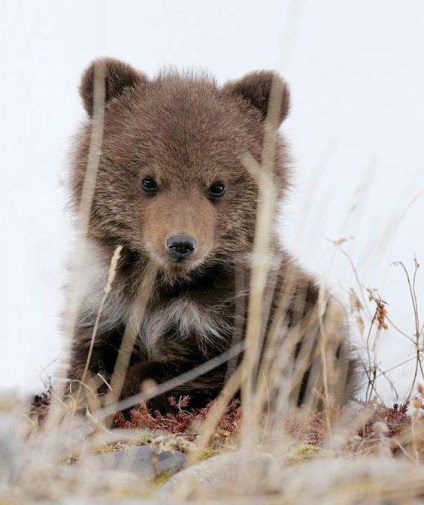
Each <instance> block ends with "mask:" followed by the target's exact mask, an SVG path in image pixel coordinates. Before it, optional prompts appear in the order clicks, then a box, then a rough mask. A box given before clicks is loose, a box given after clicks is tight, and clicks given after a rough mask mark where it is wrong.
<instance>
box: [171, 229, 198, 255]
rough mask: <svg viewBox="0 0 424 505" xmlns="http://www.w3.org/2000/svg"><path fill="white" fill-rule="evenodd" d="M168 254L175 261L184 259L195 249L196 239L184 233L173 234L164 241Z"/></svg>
mask: <svg viewBox="0 0 424 505" xmlns="http://www.w3.org/2000/svg"><path fill="white" fill-rule="evenodd" d="M166 245H167V247H168V251H169V254H170V256H171V258H172V259H174V260H176V261H182V260H185V259H186V258H188V257H189V256H190V254H192V253H193V251H194V250H195V249H196V241H195V240H194V238H193V237H188V236H186V235H174V236H173V237H170V238H169V239H168V240H167V241H166Z"/></svg>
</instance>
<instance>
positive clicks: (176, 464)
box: [84, 445, 187, 479]
mask: <svg viewBox="0 0 424 505" xmlns="http://www.w3.org/2000/svg"><path fill="white" fill-rule="evenodd" d="M87 459H88V460H90V462H93V463H97V464H99V465H100V466H101V467H102V468H104V469H107V470H120V471H126V472H128V471H131V472H134V473H137V474H140V475H142V477H143V478H146V479H155V478H157V477H159V476H161V475H163V474H168V475H173V474H175V473H176V472H178V471H179V470H181V469H182V468H183V467H184V466H185V465H186V463H187V458H186V456H185V455H184V454H183V453H182V452H179V451H163V452H158V451H157V449H156V448H152V447H150V446H146V445H143V446H136V447H130V448H128V449H122V450H119V451H112V452H106V453H102V454H96V455H89V456H86V457H85V458H84V460H87Z"/></svg>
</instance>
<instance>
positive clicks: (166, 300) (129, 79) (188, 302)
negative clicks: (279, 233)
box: [68, 59, 351, 406]
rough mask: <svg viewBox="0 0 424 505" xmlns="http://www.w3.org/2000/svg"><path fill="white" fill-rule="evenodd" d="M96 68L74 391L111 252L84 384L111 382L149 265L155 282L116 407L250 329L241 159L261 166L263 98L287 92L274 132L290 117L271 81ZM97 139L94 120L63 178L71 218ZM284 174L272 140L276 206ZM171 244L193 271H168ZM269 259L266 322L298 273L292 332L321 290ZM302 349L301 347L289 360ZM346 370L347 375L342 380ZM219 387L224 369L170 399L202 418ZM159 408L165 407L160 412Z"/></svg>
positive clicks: (284, 163)
mask: <svg viewBox="0 0 424 505" xmlns="http://www.w3.org/2000/svg"><path fill="white" fill-rule="evenodd" d="M103 62H104V63H105V64H106V83H105V85H106V110H105V121H104V137H103V145H102V153H101V160H100V166H99V172H98V177H97V185H96V191H95V195H94V200H93V205H92V209H91V218H90V225H89V233H88V238H87V241H86V251H85V263H84V264H83V265H82V266H81V270H80V271H79V272H77V275H79V276H80V277H81V278H83V279H84V286H83V303H82V307H81V311H80V315H79V319H78V323H77V331H76V335H75V340H74V342H73V347H72V358H71V363H70V367H69V374H68V378H69V379H70V380H73V379H79V380H80V379H81V376H82V370H83V369H84V365H85V362H86V359H87V349H88V346H89V342H90V338H91V334H92V328H93V325H94V321H95V318H96V315H97V311H98V309H99V304H100V299H101V296H102V294H103V293H102V288H103V287H104V285H105V282H106V278H107V270H108V264H109V261H110V258H111V256H112V254H113V251H114V248H115V247H116V246H117V245H123V246H124V253H123V257H122V258H121V260H120V263H119V267H118V271H117V278H116V280H115V284H114V289H113V291H112V293H111V294H110V296H109V297H108V299H107V302H106V307H105V310H104V312H103V315H102V318H101V321H100V327H99V330H98V334H97V337H96V345H95V350H94V355H93V358H92V360H91V363H90V371H91V373H100V374H102V376H104V377H105V378H107V379H108V380H109V379H110V377H111V374H112V372H113V368H114V364H115V360H116V357H117V353H118V350H119V346H120V341H121V338H122V335H123V333H124V331H125V326H126V323H127V321H128V317H129V313H130V311H131V306H132V303H133V301H134V299H135V297H136V294H137V291H138V289H139V286H140V282H141V279H142V278H143V272H144V271H145V268H146V265H147V263H148V262H152V263H153V264H155V265H156V266H157V267H158V271H159V273H158V277H157V280H156V283H155V286H154V290H153V293H152V295H151V298H150V301H149V304H148V307H147V312H146V314H145V317H144V320H143V323H142V325H141V328H140V331H139V338H138V339H137V342H136V347H135V350H134V352H133V355H132V358H131V363H130V367H129V370H128V373H127V378H126V381H125V385H124V389H123V392H122V397H128V396H131V395H133V394H136V393H138V392H139V391H140V385H141V383H142V382H143V381H144V380H145V379H148V378H151V379H154V380H155V381H157V382H159V383H161V382H163V381H166V380H168V379H170V378H173V377H176V376H177V375H179V374H181V373H183V372H185V371H187V370H190V369H191V368H193V367H195V366H197V365H199V364H201V363H203V362H205V361H207V360H208V359H210V358H212V357H214V356H216V355H218V354H219V353H221V352H223V351H225V350H226V349H228V348H230V347H231V345H232V342H233V338H234V332H235V328H236V326H239V327H240V326H241V327H242V328H243V327H245V320H246V313H245V312H246V311H245V310H244V312H243V314H241V315H239V319H240V317H241V319H242V320H241V322H240V321H238V320H236V318H235V313H236V304H237V303H238V301H240V299H242V300H244V302H246V300H247V298H248V279H249V275H250V267H249V259H250V254H251V252H252V247H253V239H254V228H255V219H256V210H257V198H258V187H257V183H256V181H255V180H254V178H253V177H252V175H251V174H249V173H248V171H247V170H246V168H245V166H243V164H242V162H241V160H240V157H241V155H243V154H245V153H247V152H248V153H250V154H251V155H252V156H253V157H254V158H255V159H256V160H260V159H261V155H262V144H263V137H264V124H265V118H266V114H267V107H268V101H269V95H270V90H271V84H272V83H274V85H275V86H277V87H278V88H279V89H280V90H281V91H282V103H281V108H280V112H279V115H278V118H279V122H280V123H281V122H282V121H283V120H284V119H285V117H286V115H287V113H288V109H289V92H288V88H287V85H286V84H285V82H284V81H283V80H282V79H281V78H280V77H279V76H277V75H276V74H274V73H272V72H265V71H261V72H253V73H251V74H249V75H247V76H245V77H244V78H242V79H240V80H238V81H234V82H230V83H228V84H226V85H225V86H224V87H223V88H219V87H218V86H217V84H216V82H215V81H214V80H213V79H212V78H210V77H209V76H207V75H194V74H191V73H178V72H174V71H167V72H163V73H161V74H159V76H158V77H157V78H156V79H154V80H149V79H148V78H147V77H146V76H145V75H143V74H141V73H140V72H138V71H136V70H134V69H133V68H132V67H130V66H128V65H126V64H124V63H122V62H119V61H117V60H112V59H107V60H103ZM95 64H96V63H93V64H92V65H91V66H90V67H89V68H88V69H87V70H86V72H85V73H84V75H83V78H82V83H81V86H80V93H81V96H82V99H83V102H84V106H85V109H86V111H87V113H88V114H89V116H90V118H91V116H92V114H93V75H94V65H95ZM91 126H92V123H91V121H90V120H89V121H88V122H87V123H86V124H85V125H84V126H83V127H82V128H81V130H80V132H79V133H78V135H77V137H76V144H75V150H74V156H73V164H72V171H71V196H72V203H73V205H74V209H75V211H76V210H77V209H78V205H79V201H80V195H81V190H82V185H83V181H84V175H85V170H86V164H87V156H88V149H89V142H90V129H91ZM287 167H288V156H287V148H286V144H285V142H284V140H283V139H282V138H281V137H279V139H278V152H277V156H276V160H275V163H274V164H273V170H274V179H275V182H276V184H277V188H278V192H279V198H280V199H281V198H283V197H284V193H285V191H286V189H287V187H288V168H287ZM147 176H150V177H154V179H155V181H156V182H157V184H158V187H159V191H158V193H157V194H155V195H149V194H146V193H144V192H143V191H142V189H141V187H140V181H141V179H142V178H143V177H147ZM217 181H220V182H224V183H225V185H226V190H225V193H224V195H223V197H222V198H220V199H216V200H211V198H209V197H208V188H209V187H210V186H211V185H212V184H213V183H215V182H217ZM173 235H189V236H192V237H194V238H195V240H196V243H197V249H196V250H195V252H194V253H193V255H192V256H191V257H190V259H189V260H187V261H184V262H180V263H176V262H174V261H171V260H170V259H169V256H168V253H167V248H166V241H167V239H168V238H169V237H170V236H173ZM272 247H273V253H274V256H275V258H276V259H278V261H279V262H280V263H279V264H280V266H279V267H278V269H273V271H272V274H273V275H274V276H276V290H275V293H276V294H275V296H274V301H273V302H272V304H271V312H270V315H271V317H270V321H272V320H273V318H274V317H276V315H277V316H278V314H276V310H277V301H278V293H279V292H280V291H281V290H284V288H285V286H286V285H287V279H288V277H289V276H291V274H292V272H295V274H294V284H293V289H292V290H291V292H290V302H289V303H288V306H287V307H286V309H285V311H286V319H287V324H286V326H287V327H288V328H290V327H294V326H295V325H296V324H298V323H299V321H302V320H304V319H305V318H306V317H307V316H308V314H310V313H311V311H312V309H313V308H314V307H316V305H317V299H318V287H317V286H316V284H315V281H314V280H313V279H312V278H311V277H309V276H308V275H307V274H305V273H304V272H303V271H301V270H300V269H299V268H298V267H297V266H296V265H295V264H294V262H293V261H292V260H291V258H290V257H289V255H288V254H287V253H286V252H285V251H284V250H283V249H281V248H280V246H279V245H278V240H277V239H276V238H275V240H274V242H273V246H272ZM237 275H238V278H239V279H240V278H244V283H242V284H241V285H240V282H236V276H237ZM242 305H244V306H246V303H244V304H242ZM283 337H284V336H283V335H282V337H281V338H282V340H284V338H283ZM306 337H307V336H306ZM311 338H312V337H311ZM343 340H344V337H343V336H342V333H341V336H340V340H339V341H338V344H337V353H338V354H339V355H340V354H341V353H340V349H341V348H342V349H343V350H344V349H346V346H347V344H346V343H345V342H344V341H343ZM302 346H303V343H302V342H299V343H298V345H297V348H296V351H295V352H294V359H296V356H297V355H298V354H299V353H301V350H300V349H301V347H302ZM265 347H266V340H265V342H264V348H265ZM337 357H338V356H337ZM348 368H349V369H346V370H345V372H346V374H348V375H349V374H350V373H351V371H350V370H351V367H348ZM226 374H227V365H223V366H221V367H219V368H218V369H216V370H214V371H212V372H210V373H208V374H205V375H204V376H201V377H199V378H197V379H194V380H193V381H191V382H189V383H188V384H185V385H184V386H181V387H179V388H178V390H176V391H174V392H173V394H176V395H178V394H190V395H191V396H192V398H193V404H192V406H199V405H205V404H206V403H208V402H209V401H210V400H211V399H213V398H214V397H216V395H217V394H218V393H219V391H220V390H221V389H222V386H223V384H224V381H225V377H226ZM308 374H309V372H307V373H306V374H304V377H303V379H302V385H301V386H300V390H299V393H298V396H297V398H296V399H295V402H297V403H298V404H300V403H302V401H303V396H304V394H305V391H306V389H307V382H308ZM305 381H306V382H305ZM349 382H351V381H350V378H349ZM346 391H347V388H343V391H342V393H341V395H339V398H338V400H339V401H344V400H345V399H346V396H347V392H346ZM156 405H158V406H161V405H163V404H162V403H161V399H160V398H159V399H158V400H156Z"/></svg>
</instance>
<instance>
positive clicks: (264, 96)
mask: <svg viewBox="0 0 424 505" xmlns="http://www.w3.org/2000/svg"><path fill="white" fill-rule="evenodd" d="M271 90H272V91H271ZM222 91H223V92H224V93H225V94H231V95H235V96H239V97H241V98H243V99H244V100H245V101H246V102H248V103H249V104H250V105H252V106H253V107H256V108H257V109H259V111H260V112H261V114H262V118H263V119H265V118H266V117H267V115H268V106H269V104H270V100H272V104H271V109H272V107H273V106H274V107H278V111H276V112H278V114H276V117H275V119H276V121H277V122H278V125H280V124H281V123H282V122H283V121H284V119H285V118H286V116H287V114H288V112H289V108H290V91H289V87H288V85H287V83H286V82H285V80H284V79H283V78H282V77H280V76H279V75H278V74H277V73H276V72H271V71H266V70H261V71H258V72H251V73H250V74H247V75H245V76H244V77H242V78H241V79H238V80H236V81H230V82H228V83H227V84H225V85H224V87H223V88H222ZM270 113H271V116H274V114H273V113H272V112H271V111H270ZM271 116H270V117H271Z"/></svg>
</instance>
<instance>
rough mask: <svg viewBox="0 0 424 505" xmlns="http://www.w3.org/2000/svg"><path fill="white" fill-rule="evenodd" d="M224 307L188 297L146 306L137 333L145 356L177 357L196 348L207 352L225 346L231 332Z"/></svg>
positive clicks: (153, 357)
mask: <svg viewBox="0 0 424 505" xmlns="http://www.w3.org/2000/svg"><path fill="white" fill-rule="evenodd" d="M226 309H227V310H222V306H220V305H209V306H205V305H202V304H200V303H198V302H197V301H193V300H191V299H190V298H188V297H179V298H176V299H173V300H169V301H167V302H166V303H159V304H155V305H154V306H151V307H148V309H147V310H146V313H145V315H144V318H143V321H142V324H141V329H140V334H139V335H140V341H141V344H142V347H143V350H144V351H145V353H146V354H147V357H148V359H152V360H157V359H165V360H167V359H175V358H178V359H181V358H184V357H185V356H188V355H190V354H192V353H193V352H199V351H200V352H203V353H204V354H205V355H206V356H207V355H208V354H209V353H210V352H211V351H212V350H221V349H226V348H227V347H228V344H229V343H230V341H231V334H232V325H231V322H230V320H229V319H230V318H229V313H228V307H227V308H226Z"/></svg>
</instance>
